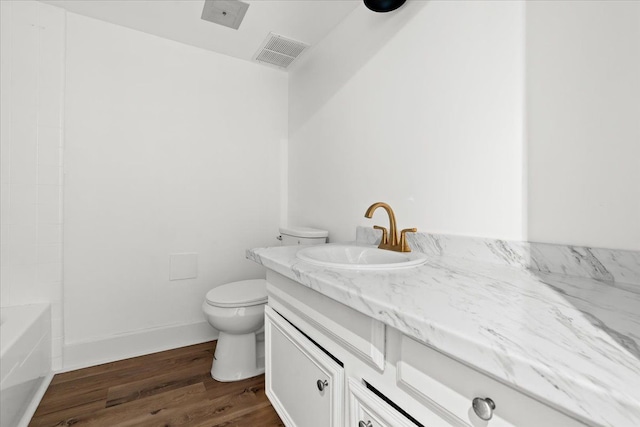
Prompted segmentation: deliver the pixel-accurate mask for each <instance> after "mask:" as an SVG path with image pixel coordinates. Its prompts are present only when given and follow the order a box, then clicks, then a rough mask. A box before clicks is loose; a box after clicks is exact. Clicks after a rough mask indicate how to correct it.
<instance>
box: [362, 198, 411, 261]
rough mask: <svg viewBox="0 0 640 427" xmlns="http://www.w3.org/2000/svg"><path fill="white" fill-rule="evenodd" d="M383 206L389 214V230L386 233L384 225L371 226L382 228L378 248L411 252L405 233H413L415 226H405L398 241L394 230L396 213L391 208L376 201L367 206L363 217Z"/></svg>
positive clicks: (368, 216)
mask: <svg viewBox="0 0 640 427" xmlns="http://www.w3.org/2000/svg"><path fill="white" fill-rule="evenodd" d="M378 208H383V209H384V210H385V211H387V215H389V232H388V233H387V229H386V228H384V227H380V226H379V225H374V226H373V228H375V229H376V230H382V240H380V245H378V248H380V249H388V250H390V251H396V252H411V248H409V245H408V244H407V236H406V234H407V233H415V232H416V231H418V229H417V228H405V229H404V230H402V231H401V232H400V239H399V241H398V232H397V230H396V215H395V214H394V213H393V209H391V206H389V205H388V204H386V203H383V202H377V203H374V204H372V205H371V206H369V209H367V212H365V214H364V216H365V218H371V217H372V216H373V212H374V211H375V210H376V209H378Z"/></svg>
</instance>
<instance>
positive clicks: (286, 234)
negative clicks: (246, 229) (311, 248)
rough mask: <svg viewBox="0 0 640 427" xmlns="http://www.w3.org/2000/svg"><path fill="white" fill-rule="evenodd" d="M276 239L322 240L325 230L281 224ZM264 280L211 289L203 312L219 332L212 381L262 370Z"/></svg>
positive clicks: (285, 241)
mask: <svg viewBox="0 0 640 427" xmlns="http://www.w3.org/2000/svg"><path fill="white" fill-rule="evenodd" d="M280 233H281V236H279V237H278V239H279V240H280V241H281V242H282V244H283V245H312V244H321V243H325V242H326V240H327V234H328V233H327V232H326V231H324V230H317V229H314V228H306V227H286V228H285V227H283V228H281V229H280ZM266 304H267V281H266V280H264V279H256V280H242V281H239V282H232V283H227V284H224V285H221V286H218V287H216V288H213V289H211V290H210V291H209V292H208V293H207V296H206V298H205V300H204V302H203V303H202V311H203V312H204V315H205V317H206V318H207V321H208V322H209V324H210V325H211V326H213V327H214V328H215V329H217V330H218V331H220V335H219V336H218V344H217V345H216V351H215V354H214V356H213V364H212V365H211V377H212V378H213V379H214V380H218V381H223V382H228V381H238V380H243V379H245V378H251V377H255V376H256V375H260V374H262V373H264V334H263V333H261V332H262V327H263V326H264V307H265V305H266Z"/></svg>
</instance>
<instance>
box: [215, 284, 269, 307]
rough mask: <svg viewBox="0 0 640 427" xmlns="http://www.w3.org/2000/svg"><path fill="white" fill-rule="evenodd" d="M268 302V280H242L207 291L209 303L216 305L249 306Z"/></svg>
mask: <svg viewBox="0 0 640 427" xmlns="http://www.w3.org/2000/svg"><path fill="white" fill-rule="evenodd" d="M266 302H267V281H266V280H264V279H257V280H242V281H240V282H231V283H227V284H225V285H221V286H218V287H217V288H213V289H211V290H210V291H209V292H207V304H210V305H213V306H216V307H249V306H252V305H259V304H264V303H266Z"/></svg>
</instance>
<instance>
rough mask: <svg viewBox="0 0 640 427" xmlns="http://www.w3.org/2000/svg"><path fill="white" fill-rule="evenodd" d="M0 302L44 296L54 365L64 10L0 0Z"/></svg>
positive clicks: (59, 301) (58, 340)
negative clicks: (47, 306) (0, 67)
mask: <svg viewBox="0 0 640 427" xmlns="http://www.w3.org/2000/svg"><path fill="white" fill-rule="evenodd" d="M0 17H1V20H2V23H1V25H0V28H1V30H0V31H2V34H1V35H0V43H1V46H0V53H1V61H0V62H1V64H2V65H1V66H2V69H1V72H0V78H1V83H0V92H1V93H2V96H1V97H0V99H1V100H2V101H1V102H2V105H1V106H0V113H1V118H0V132H1V135H0V150H1V154H0V157H1V164H0V169H1V173H2V176H1V178H0V185H1V191H0V194H1V195H2V200H1V201H0V205H1V208H2V212H1V214H0V222H1V227H2V228H1V231H0V233H1V236H0V241H1V244H2V247H1V249H0V253H1V260H0V275H1V278H0V305H2V306H3V307H4V306H10V305H23V304H30V303H38V302H48V303H51V315H52V329H53V330H52V339H53V363H52V365H53V369H59V368H60V367H61V366H62V345H63V336H64V330H63V288H62V141H63V138H62V132H63V108H62V104H63V89H64V49H65V43H64V42H65V32H64V31H65V14H64V11H63V10H62V9H60V8H57V7H53V6H49V5H46V4H43V3H40V2H37V1H0Z"/></svg>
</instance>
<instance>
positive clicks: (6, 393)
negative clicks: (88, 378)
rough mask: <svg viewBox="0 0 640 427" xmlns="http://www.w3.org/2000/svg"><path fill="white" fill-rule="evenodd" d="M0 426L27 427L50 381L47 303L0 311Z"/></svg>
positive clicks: (49, 335) (49, 337) (48, 310)
mask: <svg viewBox="0 0 640 427" xmlns="http://www.w3.org/2000/svg"><path fill="white" fill-rule="evenodd" d="M0 372H1V374H0V426H2V427H5V426H6V427H14V426H20V425H26V424H27V423H28V422H29V420H30V418H31V416H32V415H33V412H34V411H35V409H36V407H37V405H38V403H39V402H40V399H41V398H42V395H43V394H44V390H46V387H47V386H48V384H49V381H51V377H52V374H51V309H50V308H49V304H30V305H22V306H15V307H2V308H0Z"/></svg>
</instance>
